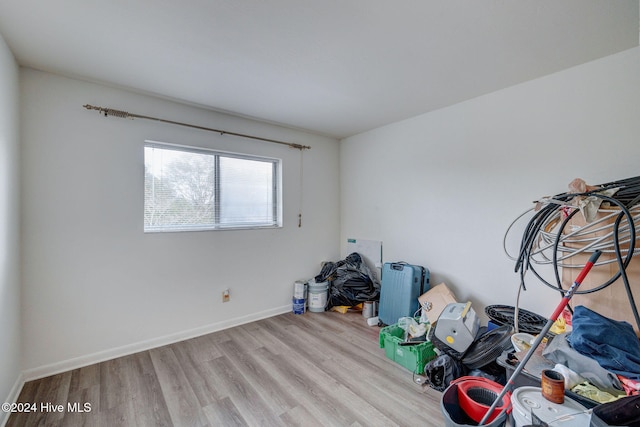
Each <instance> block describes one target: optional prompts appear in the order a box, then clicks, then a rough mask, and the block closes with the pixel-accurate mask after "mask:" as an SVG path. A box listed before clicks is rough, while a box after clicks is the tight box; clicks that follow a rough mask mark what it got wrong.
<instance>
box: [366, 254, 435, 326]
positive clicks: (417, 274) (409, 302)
mask: <svg viewBox="0 0 640 427" xmlns="http://www.w3.org/2000/svg"><path fill="white" fill-rule="evenodd" d="M428 290H429V270H428V269H426V268H424V267H422V266H420V265H412V264H407V263H404V262H393V263H392V262H386V263H384V265H383V266H382V281H381V285H380V303H379V305H378V320H379V325H380V326H382V325H394V324H396V323H398V319H399V318H401V317H414V315H416V313H417V312H418V308H419V307H420V302H419V301H418V297H419V296H420V295H422V294H423V293H425V292H426V291H428Z"/></svg>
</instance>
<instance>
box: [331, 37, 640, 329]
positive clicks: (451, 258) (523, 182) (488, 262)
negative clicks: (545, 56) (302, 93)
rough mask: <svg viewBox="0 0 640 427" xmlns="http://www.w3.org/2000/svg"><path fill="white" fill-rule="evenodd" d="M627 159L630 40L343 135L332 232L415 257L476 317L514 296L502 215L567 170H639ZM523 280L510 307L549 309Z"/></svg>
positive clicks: (559, 184) (635, 104) (636, 81)
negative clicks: (606, 52) (518, 303)
mask: <svg viewBox="0 0 640 427" xmlns="http://www.w3.org/2000/svg"><path fill="white" fill-rule="evenodd" d="M639 159H640V49H639V48H635V49H631V50H628V51H625V52H622V53H619V54H616V55H613V56H610V57H607V58H604V59H601V60H597V61H594V62H591V63H587V64H584V65H582V66H578V67H575V68H572V69H569V70H566V71H563V72H559V73H556V74H553V75H550V76H547V77H544V78H540V79H537V80H534V81H530V82H528V83H524V84H520V85H518V86H515V87H511V88H508V89H505V90H502V91H499V92H495V93H492V94H489V95H486V96H482V97H479V98H476V99H472V100H470V101H467V102H464V103H461V104H458V105H455V106H452V107H450V108H445V109H442V110H439V111H436V112H432V113H429V114H425V115H422V116H419V117H415V118H413V119H410V120H406V121H403V122H399V123H395V124H392V125H389V126H385V127H383V128H379V129H376V130H373V131H370V132H367V133H363V134H360V135H357V136H353V137H351V138H348V139H345V140H343V141H342V143H341V150H340V161H341V169H340V174H341V180H342V186H341V189H342V191H341V227H342V231H341V238H342V239H343V240H344V239H345V238H348V237H351V236H355V237H360V238H369V239H379V240H382V241H383V247H384V249H383V254H384V259H385V261H398V260H403V261H407V262H411V263H417V264H423V265H425V266H427V267H428V268H430V270H431V273H432V283H434V284H437V283H439V282H441V281H444V282H446V283H447V284H448V285H450V286H451V288H452V289H453V290H454V291H455V293H456V296H457V297H458V300H461V301H464V300H467V299H469V300H471V301H472V302H473V303H474V307H475V308H476V312H479V313H481V314H483V312H484V307H485V306H486V305H490V304H506V305H514V304H515V297H516V292H517V288H518V283H519V279H518V277H517V275H516V274H515V273H514V271H513V269H514V263H513V262H512V261H511V260H509V259H508V258H507V256H506V255H505V254H504V252H503V249H502V239H503V235H504V233H505V231H506V229H507V227H508V226H509V224H510V223H511V221H512V220H514V219H515V218H516V217H517V216H518V215H519V214H520V213H522V212H524V211H525V210H526V209H528V208H530V207H531V206H532V201H533V200H536V199H537V198H539V197H542V196H545V195H554V194H558V193H562V192H565V191H567V184H568V183H569V182H570V181H571V180H572V179H573V178H575V177H582V178H584V179H585V180H586V181H587V182H588V183H591V184H601V183H605V182H609V181H613V180H617V179H622V178H627V177H633V176H637V175H640V170H639V169H638V160H639ZM519 237H521V233H519V234H518V235H515V236H514V239H511V240H510V242H509V243H510V248H517V246H516V243H517V242H516V240H517V239H518V238H519ZM531 280H532V281H531V284H530V286H529V287H528V289H529V290H528V291H527V292H526V293H524V295H523V299H522V306H523V307H525V308H528V309H530V310H533V311H534V312H536V313H539V314H542V315H545V316H548V315H550V313H551V312H552V311H553V308H555V306H556V305H557V304H558V302H559V299H558V298H559V297H558V296H557V293H555V292H552V291H549V290H548V288H546V287H543V285H541V284H539V283H538V282H537V281H534V280H533V279H531ZM484 319H485V320H486V317H485V318H484Z"/></svg>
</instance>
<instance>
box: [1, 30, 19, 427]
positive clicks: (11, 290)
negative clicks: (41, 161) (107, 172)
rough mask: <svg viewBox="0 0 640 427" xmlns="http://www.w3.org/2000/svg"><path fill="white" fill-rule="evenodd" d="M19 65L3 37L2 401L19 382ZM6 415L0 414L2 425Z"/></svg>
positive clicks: (11, 397) (12, 395)
mask: <svg viewBox="0 0 640 427" xmlns="http://www.w3.org/2000/svg"><path fill="white" fill-rule="evenodd" d="M18 75H19V74H18V65H17V64H16V61H15V60H14V58H13V55H12V54H11V51H9V48H8V47H7V45H6V44H5V42H4V39H3V38H2V36H0V327H1V328H2V329H1V331H0V401H2V402H7V401H8V402H11V401H13V400H14V399H15V397H17V396H16V393H18V392H19V387H20V386H21V380H20V372H21V365H20V356H21V343H20V337H21V332H20V240H19V230H20V215H19V207H20V195H19V188H20V183H19V180H18V178H19V167H18V165H19V159H20V157H19V144H18V140H19V139H18V129H19V115H18V113H19V101H18V100H19V90H18V87H19V81H18ZM4 418H6V414H4V413H3V412H0V425H2V424H3V419H4Z"/></svg>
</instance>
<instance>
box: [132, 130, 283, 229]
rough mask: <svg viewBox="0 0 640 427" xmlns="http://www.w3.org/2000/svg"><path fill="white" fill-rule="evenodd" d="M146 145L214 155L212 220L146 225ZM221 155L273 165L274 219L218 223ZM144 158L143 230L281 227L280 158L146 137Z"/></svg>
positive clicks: (147, 146)
mask: <svg viewBox="0 0 640 427" xmlns="http://www.w3.org/2000/svg"><path fill="white" fill-rule="evenodd" d="M147 148H159V149H166V150H175V151H179V152H185V153H194V154H205V155H211V156H214V157H215V159H216V160H215V164H216V169H215V175H216V177H215V179H214V181H215V183H214V184H213V186H214V189H213V190H214V192H215V197H214V212H215V213H214V216H215V219H214V222H213V223H211V224H192V225H185V224H182V225H175V224H174V225H148V224H147V221H146V218H145V215H146V209H147V206H146V205H147V194H146V192H147V173H146V154H145V152H144V150H146V149H147ZM221 157H225V158H234V159H244V160H251V161H259V162H265V163H270V164H271V165H272V171H273V176H272V183H271V191H272V194H271V196H272V198H273V203H271V208H272V209H273V221H269V222H264V223H262V222H260V223H249V222H245V223H241V224H239V223H236V224H224V223H221V222H220V212H221V208H222V206H221V205H220V201H221V197H220V181H219V175H220V169H219V166H220V161H219V159H220V158H221ZM143 158H144V163H145V164H144V169H145V173H144V178H143V179H144V190H143V192H144V210H143V228H144V232H145V233H162V232H181V231H210V230H246V229H265V228H267V229H272V228H282V226H283V224H282V217H283V215H282V206H283V203H282V159H278V158H273V157H265V156H257V155H250V154H242V153H234V152H228V151H221V150H215V149H209V148H202V147H193V146H188V145H181V144H173V143H167V142H158V141H151V140H146V141H145V142H144V148H143Z"/></svg>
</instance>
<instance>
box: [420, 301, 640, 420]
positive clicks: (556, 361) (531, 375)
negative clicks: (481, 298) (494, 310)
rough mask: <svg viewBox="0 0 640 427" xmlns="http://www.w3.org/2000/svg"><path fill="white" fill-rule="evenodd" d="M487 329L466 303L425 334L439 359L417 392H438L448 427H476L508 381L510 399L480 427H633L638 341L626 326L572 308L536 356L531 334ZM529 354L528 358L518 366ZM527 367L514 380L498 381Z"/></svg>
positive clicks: (639, 411)
mask: <svg viewBox="0 0 640 427" xmlns="http://www.w3.org/2000/svg"><path fill="white" fill-rule="evenodd" d="M486 311H487V312H489V311H488V310H486ZM521 314H523V315H524V316H527V315H531V314H532V313H530V312H527V311H526V310H523V313H521ZM492 320H494V319H492ZM541 320H543V319H541ZM565 320H566V321H565ZM492 324H493V322H489V326H488V328H487V330H486V331H484V332H483V331H482V329H483V328H482V327H479V326H478V321H477V316H476V315H475V313H474V311H473V309H472V308H470V305H469V304H468V303H467V304H461V303H450V304H449V305H447V306H446V307H445V309H444V310H443V311H442V313H441V314H440V315H439V317H438V320H437V321H436V322H435V324H434V325H433V326H432V328H431V336H430V339H431V340H432V342H433V344H434V345H435V347H436V348H437V349H438V353H439V355H438V356H436V357H435V358H434V359H433V360H431V361H430V362H428V363H427V364H426V365H425V368H424V378H425V384H427V385H429V386H430V387H431V388H434V389H436V390H439V391H442V392H443V396H442V411H443V414H444V416H445V418H446V419H447V421H448V425H455V426H457V425H478V424H477V423H478V422H480V421H481V420H482V418H483V417H484V416H485V414H486V413H487V410H488V409H490V407H491V405H492V404H495V403H496V402H495V401H496V399H497V398H498V397H499V394H500V392H501V391H502V389H503V386H504V385H505V384H506V383H507V381H510V383H511V385H513V386H514V389H513V392H509V393H506V394H505V396H504V397H503V399H504V401H502V402H499V403H497V406H496V408H495V410H494V411H493V413H492V416H491V417H489V418H488V419H487V421H486V422H488V423H489V424H485V425H491V426H494V425H495V426H499V425H504V422H505V421H506V419H507V417H509V418H510V419H511V423H512V424H511V425H515V426H524V425H546V424H542V423H543V422H546V423H548V424H551V423H553V424H552V425H563V426H607V425H630V426H640V340H639V339H638V337H637V336H636V333H635V331H634V330H633V327H632V326H631V325H630V324H628V323H626V322H620V321H615V320H612V319H608V318H606V317H604V316H602V315H600V314H598V313H596V312H594V311H592V310H590V309H588V308H586V307H584V306H578V307H575V309H574V312H573V314H572V316H569V317H568V318H563V319H562V320H561V321H559V322H557V325H554V328H553V329H554V330H555V331H556V332H560V333H558V334H554V333H549V334H548V335H547V336H546V337H545V338H544V339H543V340H542V341H541V343H542V344H541V345H540V346H539V348H533V347H532V346H533V345H534V339H535V338H536V337H535V336H534V334H535V331H530V332H532V333H514V329H513V323H506V324H503V325H500V326H498V327H495V324H494V325H492ZM529 352H532V355H533V358H532V359H528V358H527V359H526V360H525V356H528V357H531V355H528V353H529ZM496 356H497V358H496ZM527 360H529V363H527V364H526V367H524V370H523V371H522V373H521V374H520V375H516V376H517V378H513V377H509V378H507V377H506V375H505V374H510V373H513V372H514V368H515V366H517V365H518V363H519V362H520V361H527ZM500 362H502V363H500ZM501 367H507V368H510V369H507V370H506V371H504V372H500V369H499V368H501ZM496 368H498V369H496ZM496 373H497V375H496ZM500 374H502V376H501V375H500ZM470 390H474V391H475V394H473V393H470ZM479 391H481V393H479ZM503 409H504V411H502V410H503ZM500 415H501V416H502V417H501V418H496V417H498V416H500ZM536 418H539V419H538V420H536ZM536 422H538V423H536Z"/></svg>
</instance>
